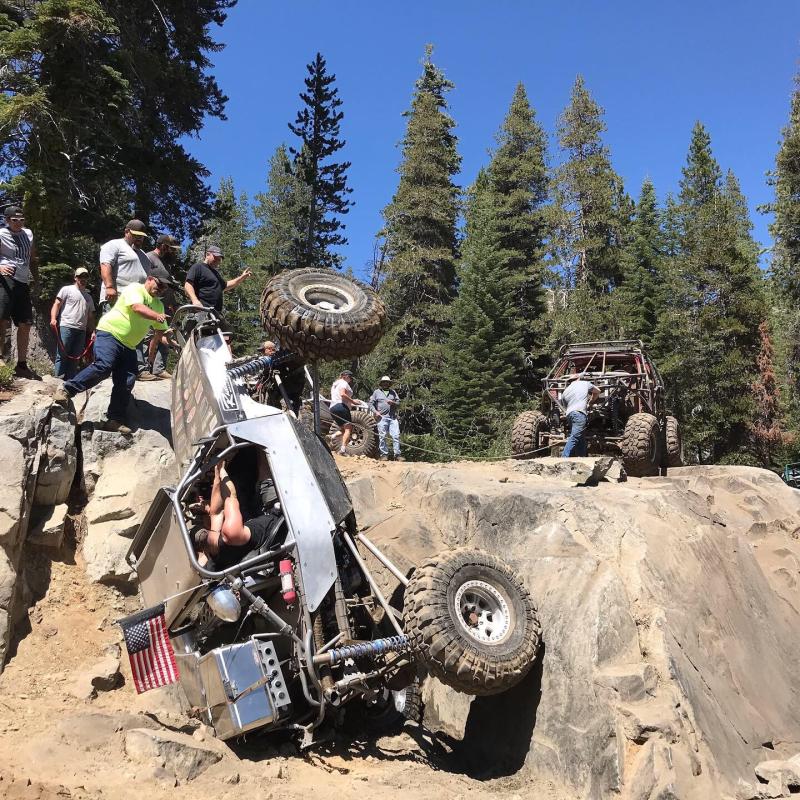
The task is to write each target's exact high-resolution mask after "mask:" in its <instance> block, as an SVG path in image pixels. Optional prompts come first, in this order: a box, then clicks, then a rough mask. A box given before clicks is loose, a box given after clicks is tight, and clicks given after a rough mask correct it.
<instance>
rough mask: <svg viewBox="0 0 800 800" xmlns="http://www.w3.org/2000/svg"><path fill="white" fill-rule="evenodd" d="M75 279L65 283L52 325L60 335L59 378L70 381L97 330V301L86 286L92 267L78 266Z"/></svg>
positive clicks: (57, 337)
mask: <svg viewBox="0 0 800 800" xmlns="http://www.w3.org/2000/svg"><path fill="white" fill-rule="evenodd" d="M73 277H74V282H73V283H72V284H70V285H68V286H62V287H61V288H60V289H59V290H58V294H57V295H56V299H55V300H54V301H53V306H52V308H51V309H50V327H51V328H52V330H53V333H54V334H55V335H56V363H55V369H54V374H55V376H56V377H57V378H64V379H66V380H69V379H70V378H71V377H73V376H74V375H75V373H76V372H77V371H78V359H79V357H80V355H81V353H83V351H84V350H85V349H86V345H87V343H88V342H89V338H90V337H91V335H92V331H93V330H94V301H93V300H92V296H91V295H90V294H89V292H87V291H86V286H87V284H88V282H89V270H88V269H86V267H78V269H76V270H75V273H74V275H73Z"/></svg>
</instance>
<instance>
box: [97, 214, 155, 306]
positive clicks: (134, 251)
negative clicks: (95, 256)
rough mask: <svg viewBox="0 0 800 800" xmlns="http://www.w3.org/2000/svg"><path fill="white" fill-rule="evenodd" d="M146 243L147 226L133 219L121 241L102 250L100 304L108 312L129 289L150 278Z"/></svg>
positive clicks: (112, 241)
mask: <svg viewBox="0 0 800 800" xmlns="http://www.w3.org/2000/svg"><path fill="white" fill-rule="evenodd" d="M146 241H147V232H146V230H145V227H144V223H143V222H142V221H141V220H138V219H132V220H131V221H130V222H128V224H127V225H125V231H124V233H123V234H122V238H121V239H112V240H111V241H110V242H106V243H105V244H104V245H103V246H102V247H101V248H100V280H101V281H102V283H101V285H100V305H101V307H103V308H104V310H108V308H110V307H111V306H113V305H114V303H115V302H116V300H117V296H118V294H119V293H120V292H121V291H122V290H123V289H124V288H125V287H126V286H130V285H131V284H132V283H144V282H145V280H146V279H147V275H148V273H149V271H150V261H149V260H148V258H147V254H146V253H145V252H144V249H143V245H144V244H145V242H146Z"/></svg>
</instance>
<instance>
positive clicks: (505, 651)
mask: <svg viewBox="0 0 800 800" xmlns="http://www.w3.org/2000/svg"><path fill="white" fill-rule="evenodd" d="M403 618H404V622H405V629H406V633H407V634H408V635H409V636H410V637H411V639H412V641H413V643H414V646H415V648H416V650H417V651H418V653H419V655H420V657H421V659H422V661H423V663H424V665H425V667H426V668H427V670H428V671H429V672H430V673H431V674H432V675H434V676H435V677H437V678H438V679H439V680H440V681H442V683H446V684H447V685H448V686H452V687H453V688H454V689H457V690H458V691H460V692H465V693H466V694H477V695H488V694H497V693H498V692H503V691H505V690H506V689H510V688H511V687H512V686H514V685H515V684H516V683H518V682H519V681H520V680H522V678H523V677H524V676H525V674H526V673H527V672H528V670H529V669H530V668H531V665H532V664H533V662H534V660H535V658H536V653H537V651H538V649H539V640H540V628H539V620H538V619H537V617H536V609H535V608H534V607H533V603H532V602H531V597H530V595H529V594H528V590H527V589H526V588H525V585H524V584H523V583H522V580H521V579H520V578H519V576H518V575H517V573H516V572H515V571H514V570H513V569H511V567H509V566H508V565H507V564H506V563H505V562H504V561H502V560H501V559H499V558H497V557H496V556H493V555H490V554H489V553H485V552H483V551H482V550H473V549H468V548H463V549H458V550H451V551H448V552H445V553H440V554H439V555H437V556H434V557H433V558H432V559H430V560H429V561H427V562H426V563H425V564H423V565H422V566H421V567H418V568H417V569H415V570H414V572H413V573H412V575H411V579H410V581H409V584H408V586H407V587H406V590H405V602H404V608H403Z"/></svg>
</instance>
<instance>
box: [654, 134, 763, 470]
mask: <svg viewBox="0 0 800 800" xmlns="http://www.w3.org/2000/svg"><path fill="white" fill-rule="evenodd" d="M677 221H678V228H679V251H678V253H677V255H676V256H675V258H674V260H673V263H672V264H671V265H670V268H669V274H668V277H667V280H668V292H667V293H668V295H669V298H670V301H669V305H668V306H667V308H666V309H665V313H663V314H662V315H661V316H660V318H659V321H658V326H657V328H658V329H657V338H658V339H659V342H660V346H659V347H660V349H661V352H662V353H664V354H665V355H664V356H663V357H662V366H663V372H664V377H665V380H666V383H667V390H668V396H669V398H670V399H671V400H672V402H673V406H674V408H675V410H676V411H677V413H678V416H679V418H680V419H681V420H682V421H683V422H684V430H685V440H686V441H687V442H688V444H689V446H690V448H692V450H693V452H694V454H695V455H696V457H697V458H698V460H701V461H702V460H706V459H712V460H715V461H716V460H719V459H721V458H726V457H728V458H729V457H732V455H733V454H734V453H736V452H737V451H740V450H741V449H742V448H743V447H745V445H746V443H747V441H748V429H749V423H750V420H751V418H752V413H753V395H752V391H751V388H752V384H753V381H754V379H755V375H756V357H757V355H758V350H759V344H760V342H759V335H758V326H759V324H760V322H761V321H762V320H763V319H764V318H765V316H766V305H765V301H764V282H763V277H762V275H761V271H760V270H759V267H758V248H757V245H756V243H755V242H754V240H753V238H752V233H751V230H752V224H751V222H750V219H749V214H748V210H747V204H746V202H745V199H744V197H743V196H742V193H741V190H740V188H739V185H738V182H737V181H736V178H735V177H734V175H733V174H732V173H730V172H729V173H728V174H727V176H726V177H725V179H724V180H723V178H722V172H721V170H720V167H719V165H718V163H717V161H716V160H715V159H714V156H713V154H712V152H711V140H710V137H709V135H708V133H707V131H706V130H705V128H704V127H703V126H702V125H701V124H700V123H697V124H696V125H695V127H694V130H693V132H692V140H691V144H690V147H689V155H688V159H687V164H686V166H685V167H684V169H683V177H682V180H681V184H680V195H679V198H678V207H677ZM668 342H671V344H668Z"/></svg>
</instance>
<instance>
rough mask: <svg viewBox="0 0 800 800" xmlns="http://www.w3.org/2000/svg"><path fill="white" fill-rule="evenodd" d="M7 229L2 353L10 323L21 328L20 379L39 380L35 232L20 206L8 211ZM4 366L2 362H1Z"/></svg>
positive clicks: (0, 259) (2, 260) (1, 255)
mask: <svg viewBox="0 0 800 800" xmlns="http://www.w3.org/2000/svg"><path fill="white" fill-rule="evenodd" d="M5 220H6V221H5V225H3V226H2V227H0V352H2V349H3V347H4V346H5V341H6V330H7V329H8V326H9V324H10V323H12V322H13V323H14V325H16V326H17V365H16V367H15V368H14V374H15V375H16V376H17V377H18V378H33V379H35V380H38V378H39V376H38V375H37V374H36V373H35V372H33V370H31V369H30V368H29V367H28V343H29V341H30V336H31V325H32V324H33V306H32V305H31V290H30V280H31V261H33V260H34V259H35V258H36V250H35V248H34V246H33V232H32V231H31V229H30V228H26V227H24V222H25V217H24V215H23V213H22V209H21V208H20V207H19V206H8V208H6V210H5ZM0 363H2V362H0Z"/></svg>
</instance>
